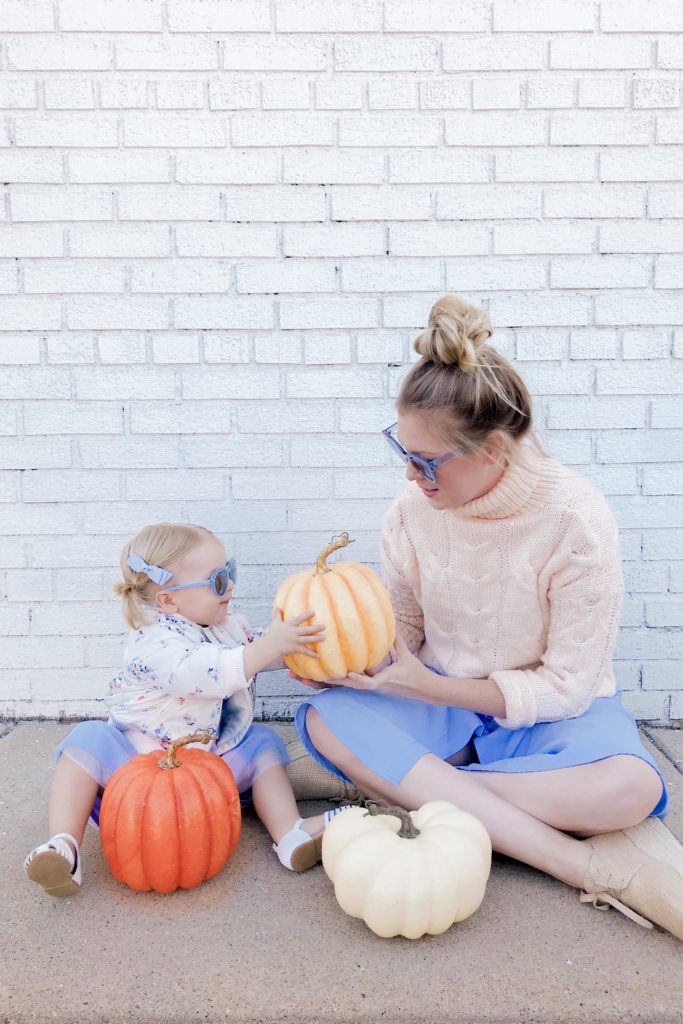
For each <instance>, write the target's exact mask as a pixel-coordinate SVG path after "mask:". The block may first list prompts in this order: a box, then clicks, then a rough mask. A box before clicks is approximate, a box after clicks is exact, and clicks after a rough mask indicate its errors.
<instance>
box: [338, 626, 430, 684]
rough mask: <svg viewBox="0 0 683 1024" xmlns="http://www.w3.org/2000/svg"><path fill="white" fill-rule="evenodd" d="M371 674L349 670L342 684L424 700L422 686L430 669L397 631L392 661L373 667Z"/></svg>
mask: <svg viewBox="0 0 683 1024" xmlns="http://www.w3.org/2000/svg"><path fill="white" fill-rule="evenodd" d="M374 673H375V674H374V675H370V674H369V673H367V672H363V673H358V672H349V675H348V678H347V679H345V680H344V685H345V686H350V687H351V688H352V689H354V690H374V691H375V692H379V693H390V694H394V695H395V696H397V697H406V698H412V699H413V700H424V694H423V693H422V686H423V684H424V683H425V682H426V681H427V680H428V679H429V678H430V677H431V673H430V671H429V669H428V668H425V666H424V665H423V664H422V662H421V661H420V660H419V658H416V657H415V655H414V654H411V653H410V651H409V650H408V647H407V645H406V642H405V640H404V639H403V637H402V636H400V635H399V634H397V635H396V645H395V648H394V657H393V660H392V663H391V664H390V665H387V666H386V668H382V669H380V670H379V671H377V670H376V669H375V670H374Z"/></svg>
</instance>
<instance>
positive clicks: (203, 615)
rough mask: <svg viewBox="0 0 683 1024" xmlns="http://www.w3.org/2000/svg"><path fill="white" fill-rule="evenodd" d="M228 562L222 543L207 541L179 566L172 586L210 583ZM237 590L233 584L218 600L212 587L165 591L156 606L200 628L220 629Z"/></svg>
mask: <svg viewBox="0 0 683 1024" xmlns="http://www.w3.org/2000/svg"><path fill="white" fill-rule="evenodd" d="M226 562H227V558H226V554H225V548H224V547H223V545H222V544H221V542H220V541H219V540H217V539H216V538H215V537H207V538H206V540H203V541H201V543H199V544H198V545H197V546H196V547H194V548H192V550H191V551H188V553H187V554H186V555H185V556H184V557H183V558H182V559H180V560H179V561H178V562H177V564H176V566H175V570H176V571H175V572H174V573H173V577H172V579H170V580H169V585H170V586H178V585H180V584H182V583H198V582H199V581H200V580H208V578H209V576H210V575H211V573H212V572H213V571H214V569H221V568H222V567H223V566H224V565H225V563H226ZM171 568H174V567H173V566H171ZM234 586H235V584H234V583H233V582H232V580H229V581H228V589H227V591H226V593H225V594H224V595H223V596H222V597H217V596H216V595H215V594H214V592H213V590H212V589H211V587H208V586H207V587H192V588H190V589H189V590H174V591H172V592H170V593H169V592H168V591H165V590H164V589H163V588H162V589H161V590H160V591H159V592H158V593H157V595H156V603H157V605H158V607H159V609H160V611H162V612H165V613H166V614H167V615H183V616H184V617H185V618H186V619H190V620H191V621H192V622H196V623H197V624H198V625H200V626H217V625H219V624H220V623H221V622H223V621H224V619H225V617H226V615H227V614H228V603H229V601H230V598H231V597H232V592H233V589H234Z"/></svg>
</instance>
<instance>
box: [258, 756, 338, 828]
mask: <svg viewBox="0 0 683 1024" xmlns="http://www.w3.org/2000/svg"><path fill="white" fill-rule="evenodd" d="M252 797H253V801H254V809H255V810H256V813H257V814H258V816H259V818H260V819H261V821H262V822H263V824H264V825H265V826H266V828H267V829H268V832H269V833H270V836H271V838H272V840H273V842H274V843H279V842H280V840H281V839H282V837H283V836H284V835H285V833H286V832H289V830H290V829H291V828H293V826H294V823H295V822H296V821H298V820H299V818H300V814H299V809H298V808H297V805H296V800H295V799H294V793H293V792H292V787H291V785H290V782H289V779H288V778H287V773H286V772H285V769H284V767H283V765H281V764H276V765H274V766H273V767H272V768H267V769H266V771H264V772H261V774H260V775H259V776H257V778H256V779H254V784H253V786H252ZM303 828H304V830H305V831H306V832H308V834H309V835H311V836H316V835H318V834H319V833H320V832H322V830H323V816H322V814H319V815H316V817H314V818H307V819H306V820H305V821H304V823H303Z"/></svg>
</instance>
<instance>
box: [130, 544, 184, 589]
mask: <svg viewBox="0 0 683 1024" xmlns="http://www.w3.org/2000/svg"><path fill="white" fill-rule="evenodd" d="M126 565H127V566H128V567H129V568H130V569H132V570H133V572H144V573H145V575H146V576H149V578H150V579H151V581H152V583H158V584H159V585H160V586H163V585H164V583H168V581H169V580H170V579H171V577H172V576H173V573H172V572H169V571H168V569H162V568H161V566H160V565H148V563H147V562H146V561H145V560H144V558H141V557H140V555H137V554H136V553H135V552H134V551H133V552H131V554H130V555H129V556H128V558H127V559H126Z"/></svg>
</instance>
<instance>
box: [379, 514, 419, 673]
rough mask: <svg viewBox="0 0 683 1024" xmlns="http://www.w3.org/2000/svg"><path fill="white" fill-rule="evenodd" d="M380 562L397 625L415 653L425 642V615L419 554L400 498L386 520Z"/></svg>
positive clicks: (381, 541)
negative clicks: (420, 593) (420, 596)
mask: <svg viewBox="0 0 683 1024" xmlns="http://www.w3.org/2000/svg"><path fill="white" fill-rule="evenodd" d="M380 564H381V569H382V578H383V580H384V583H385V585H386V588H387V590H388V592H389V597H390V599H391V604H392V606H393V609H394V614H395V616H396V628H397V630H398V631H399V633H400V634H401V636H402V637H403V639H404V640H405V642H406V644H407V645H408V647H409V649H410V650H411V651H413V653H414V652H415V651H417V650H419V648H420V647H421V646H422V644H423V643H424V638H425V634H424V617H423V614H422V608H421V606H420V604H419V602H418V600H417V597H416V588H417V587H418V585H419V573H418V568H417V558H416V557H415V551H414V549H413V545H412V544H411V542H410V539H409V537H408V535H407V533H406V530H405V526H404V524H403V522H402V517H401V509H400V504H399V501H396V502H394V504H393V505H392V506H391V508H390V509H389V511H388V512H387V515H386V518H385V520H384V525H383V527H382V535H381V538H380Z"/></svg>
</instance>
